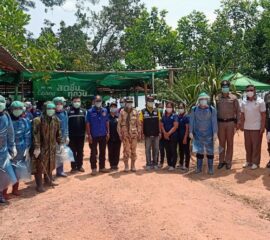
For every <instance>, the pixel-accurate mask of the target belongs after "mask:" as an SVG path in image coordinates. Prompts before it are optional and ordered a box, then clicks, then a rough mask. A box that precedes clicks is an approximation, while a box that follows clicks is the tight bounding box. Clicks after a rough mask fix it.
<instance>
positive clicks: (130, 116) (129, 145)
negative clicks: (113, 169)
mask: <svg viewBox="0 0 270 240" xmlns="http://www.w3.org/2000/svg"><path fill="white" fill-rule="evenodd" d="M117 131H118V134H119V137H120V139H121V141H122V142H123V147H124V150H123V153H124V159H123V160H124V163H125V172H128V171H129V164H128V160H129V158H131V169H130V170H131V171H133V172H135V171H136V168H135V161H136V158H137V154H136V149H137V142H138V140H140V138H141V123H140V119H139V114H138V112H137V110H136V109H135V108H133V99H132V98H127V99H126V105H125V108H124V109H122V110H121V112H120V114H119V118H118V125H117Z"/></svg>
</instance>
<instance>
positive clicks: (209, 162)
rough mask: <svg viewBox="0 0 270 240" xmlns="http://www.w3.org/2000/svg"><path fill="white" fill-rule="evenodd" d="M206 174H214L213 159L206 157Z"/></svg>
mask: <svg viewBox="0 0 270 240" xmlns="http://www.w3.org/2000/svg"><path fill="white" fill-rule="evenodd" d="M208 174H209V175H213V174H214V159H208Z"/></svg>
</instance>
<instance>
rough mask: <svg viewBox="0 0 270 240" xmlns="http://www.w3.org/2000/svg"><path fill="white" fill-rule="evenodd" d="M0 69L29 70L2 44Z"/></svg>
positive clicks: (0, 48)
mask: <svg viewBox="0 0 270 240" xmlns="http://www.w3.org/2000/svg"><path fill="white" fill-rule="evenodd" d="M0 69H1V70H4V71H8V72H23V71H27V72H30V71H29V70H28V69H26V68H25V67H24V66H23V65H22V64H21V63H20V62H18V61H17V59H16V58H14V57H13V56H12V55H11V53H10V52H9V51H8V50H6V49H5V48H4V47H2V46H0Z"/></svg>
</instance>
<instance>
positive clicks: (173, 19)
mask: <svg viewBox="0 0 270 240" xmlns="http://www.w3.org/2000/svg"><path fill="white" fill-rule="evenodd" d="M107 2H108V0H100V2H99V4H98V5H96V6H93V5H91V4H89V6H90V7H91V9H92V10H95V11H99V10H100V9H101V6H102V5H106V3H107ZM142 2H144V3H145V5H146V7H147V8H148V9H151V8H152V7H154V6H155V7H158V9H159V10H163V9H165V10H167V12H168V14H167V23H168V24H169V25H170V26H172V27H173V28H175V27H176V26H177V21H178V20H179V19H180V18H181V17H183V16H186V15H188V14H189V13H191V12H192V11H193V10H198V11H202V12H204V13H205V15H206V16H207V18H208V19H209V21H210V22H213V21H214V20H215V14H214V11H215V10H216V9H218V8H219V6H220V2H221V0H142ZM75 3H76V0H67V1H66V3H65V4H64V5H63V6H61V7H54V8H53V10H48V12H47V13H45V8H44V6H43V5H42V4H41V3H40V1H39V0H36V8H35V9H31V10H30V11H29V14H30V15H31V21H30V23H29V25H28V27H27V29H28V30H29V31H30V32H32V33H34V36H36V37H37V36H38V35H39V33H40V30H41V27H42V26H43V22H44V19H49V20H50V21H52V22H54V23H56V25H55V27H54V30H57V29H58V28H59V23H60V21H62V20H63V21H65V22H66V24H67V25H72V24H73V23H74V22H75V16H74V13H75Z"/></svg>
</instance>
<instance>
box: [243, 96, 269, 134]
mask: <svg viewBox="0 0 270 240" xmlns="http://www.w3.org/2000/svg"><path fill="white" fill-rule="evenodd" d="M241 112H242V113H244V114H245V122H244V129H245V130H260V129H261V120H262V115H261V113H263V112H266V107H265V103H264V101H263V100H262V99H261V98H257V99H256V100H253V101H249V100H247V99H245V100H243V101H242V104H241Z"/></svg>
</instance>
